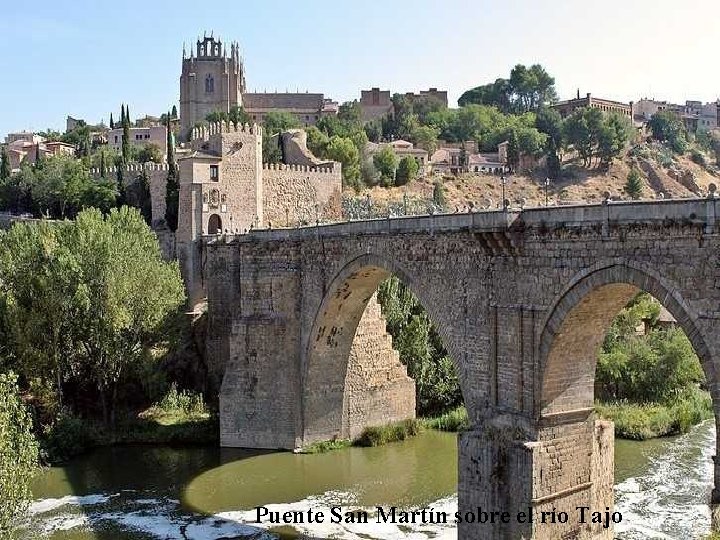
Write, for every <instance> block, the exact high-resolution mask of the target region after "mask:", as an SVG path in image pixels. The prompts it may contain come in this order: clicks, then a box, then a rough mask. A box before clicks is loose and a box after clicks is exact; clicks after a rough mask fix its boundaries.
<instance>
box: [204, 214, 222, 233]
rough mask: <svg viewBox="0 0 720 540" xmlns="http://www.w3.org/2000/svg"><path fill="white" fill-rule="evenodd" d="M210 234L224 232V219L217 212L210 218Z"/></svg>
mask: <svg viewBox="0 0 720 540" xmlns="http://www.w3.org/2000/svg"><path fill="white" fill-rule="evenodd" d="M207 232H208V234H220V233H221V232H222V220H221V219H220V216H218V215H217V214H213V215H211V216H210V219H208V231H207Z"/></svg>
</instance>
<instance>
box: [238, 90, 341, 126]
mask: <svg viewBox="0 0 720 540" xmlns="http://www.w3.org/2000/svg"><path fill="white" fill-rule="evenodd" d="M242 106H243V109H244V110H245V112H246V113H247V114H248V115H249V116H250V118H251V119H252V121H253V122H258V123H262V122H263V120H264V119H265V116H266V115H267V114H268V113H270V112H278V111H282V112H286V113H290V114H292V115H294V116H295V117H296V118H297V119H298V121H299V122H300V124H301V125H303V126H312V125H314V124H315V123H316V122H317V121H318V120H320V118H322V117H323V116H327V115H336V114H337V112H338V107H339V105H338V103H337V102H335V101H332V100H331V99H326V98H325V96H324V95H323V94H318V93H309V92H278V93H256V92H246V93H244V94H243V95H242Z"/></svg>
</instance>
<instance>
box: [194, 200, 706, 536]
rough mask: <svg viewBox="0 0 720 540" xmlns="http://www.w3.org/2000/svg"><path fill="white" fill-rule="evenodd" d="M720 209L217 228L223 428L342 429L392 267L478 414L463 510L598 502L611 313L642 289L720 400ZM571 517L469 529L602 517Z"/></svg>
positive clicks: (257, 433) (574, 531) (507, 532)
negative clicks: (349, 383) (370, 311)
mask: <svg viewBox="0 0 720 540" xmlns="http://www.w3.org/2000/svg"><path fill="white" fill-rule="evenodd" d="M718 211H720V205H719V204H718V200H717V199H707V200H671V201H662V202H652V203H649V202H648V203H627V204H625V203H623V204H609V205H596V206H575V207H571V206H568V207H559V208H535V209H525V210H522V211H507V212H502V211H498V212H481V213H473V214H451V215H435V216H426V217H407V218H398V219H383V220H370V221H364V222H350V223H341V224H331V225H325V226H320V227H308V228H300V229H293V230H287V229H275V230H272V231H267V230H263V231H254V232H253V233H252V234H248V235H243V236H239V237H236V238H227V239H224V240H222V241H218V242H217V243H213V244H208V245H207V260H208V267H209V269H210V272H209V275H210V276H212V277H211V278H210V287H209V292H208V309H209V311H208V313H209V317H210V319H209V327H208V331H209V333H210V334H211V336H212V340H215V341H214V343H215V344H216V345H215V346H214V349H213V354H214V355H215V356H214V358H216V359H217V370H218V373H225V376H224V381H223V390H222V395H221V405H222V409H221V426H222V433H223V434H222V440H221V442H222V444H225V445H242V446H247V445H248V444H246V443H253V442H257V443H263V444H265V445H267V446H269V447H277V446H281V447H286V448H294V447H296V446H302V445H303V444H307V443H309V442H312V441H313V440H318V439H322V438H331V437H333V436H334V435H335V434H338V433H342V430H343V417H344V406H345V405H344V404H345V400H344V396H345V384H346V375H347V365H348V362H349V357H350V351H351V345H352V341H353V338H354V337H355V335H356V331H357V327H358V324H359V321H360V320H361V317H362V315H363V312H364V311H365V308H366V306H367V303H368V301H369V300H370V298H371V297H372V294H373V293H374V291H375V290H376V288H377V285H378V284H379V283H380V282H381V281H382V280H383V279H386V278H387V277H388V276H389V275H393V274H394V275H396V276H398V277H399V278H400V279H401V280H402V281H403V282H404V283H405V284H406V285H408V287H409V288H410V290H411V291H412V292H413V293H414V294H415V296H416V297H417V298H418V300H419V301H420V303H421V304H422V305H423V306H424V307H425V308H426V310H427V312H428V314H429V316H430V319H431V320H432V321H433V323H434V324H435V326H436V328H437V329H438V333H439V335H440V337H441V339H442V341H443V344H444V346H445V348H446V349H447V351H448V354H449V356H450V357H451V358H452V360H453V362H454V364H455V366H456V369H457V372H458V376H459V379H460V387H461V389H462V393H463V397H464V401H465V404H466V406H467V408H468V414H469V418H470V422H471V427H470V429H469V431H467V432H465V433H463V434H462V435H461V438H460V444H459V461H458V469H459V482H458V506H459V509H460V511H461V512H463V511H468V510H471V509H472V510H474V509H475V507H476V506H477V505H482V506H483V507H487V508H489V509H496V510H504V509H509V510H510V511H512V509H513V508H520V509H522V508H527V507H532V508H538V509H541V508H547V507H548V506H550V507H552V506H554V507H555V508H557V510H558V511H560V510H563V511H567V512H568V514H569V515H570V516H573V517H576V516H577V511H576V509H575V507H576V506H582V505H584V506H587V505H591V504H598V505H601V506H602V508H600V510H604V507H605V506H610V504H611V502H612V481H611V478H610V474H611V472H610V471H612V462H611V457H610V453H611V452H612V443H611V438H610V437H609V433H610V432H611V431H612V430H611V429H610V428H609V427H606V428H605V429H604V430H602V429H600V428H599V427H598V425H597V424H596V423H595V422H594V419H593V417H592V407H593V393H592V387H593V385H592V383H593V379H594V375H595V366H596V359H597V353H598V347H599V345H600V344H601V343H602V338H603V337H604V336H605V334H606V332H607V330H608V327H609V325H610V323H611V321H612V316H613V312H615V313H617V311H619V310H620V309H621V308H622V306H623V305H624V303H625V302H626V301H627V300H629V299H630V298H632V296H633V295H634V294H635V293H636V292H637V291H639V290H644V291H647V292H648V293H650V294H651V295H653V296H654V297H655V298H657V299H658V300H659V301H660V302H661V303H662V304H663V305H664V306H665V308H667V310H668V311H669V312H670V313H671V314H672V315H673V317H674V318H675V319H676V320H677V322H678V325H679V326H680V327H681V328H682V329H683V330H684V331H685V333H686V334H687V336H688V338H689V340H690V342H691V343H692V345H693V348H694V349H695V352H696V353H697V355H698V357H699V358H700V361H701V363H702V366H703V369H704V372H705V375H706V377H707V380H708V387H709V389H710V392H711V395H712V397H713V403H714V408H715V411H716V417H717V415H718V410H719V409H720V405H719V404H720V376H719V374H718V368H717V367H716V366H718V365H720V310H719V309H718V305H720V286H719V285H718V284H720V226H718V225H719V224H718V220H717V216H718ZM238 381H245V382H243V383H242V385H238ZM599 429H600V431H601V432H599V431H598V430H599ZM293 445H295V446H293ZM715 478H716V479H720V464H716V465H715ZM717 481H719V482H720V480H717ZM713 502H716V503H717V502H720V491H718V490H717V489H716V490H715V491H714V492H713ZM573 523H574V525H568V527H567V528H562V527H561V528H545V529H542V528H539V527H537V526H536V525H533V526H531V527H529V528H528V527H527V525H525V526H523V525H522V524H518V523H517V522H516V523H515V524H513V525H509V526H507V527H504V526H492V527H489V528H487V529H482V528H481V527H479V526H478V525H477V524H474V525H469V526H461V527H460V529H459V537H460V538H465V539H467V538H478V539H479V538H482V539H503V540H505V539H516V538H521V537H522V536H523V535H524V536H525V537H526V538H537V539H553V538H558V537H559V534H560V533H559V532H558V531H562V534H564V535H565V537H567V538H582V537H584V536H585V537H587V535H590V537H595V538H599V537H602V536H601V535H602V534H607V533H606V532H603V533H598V532H597V531H592V530H588V528H587V527H585V526H581V525H580V524H579V523H577V519H576V518H575V519H574V520H573Z"/></svg>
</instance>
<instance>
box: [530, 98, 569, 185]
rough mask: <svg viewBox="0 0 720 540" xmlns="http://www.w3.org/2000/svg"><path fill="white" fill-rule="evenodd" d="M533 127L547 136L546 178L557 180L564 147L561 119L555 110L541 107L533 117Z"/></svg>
mask: <svg viewBox="0 0 720 540" xmlns="http://www.w3.org/2000/svg"><path fill="white" fill-rule="evenodd" d="M535 127H536V128H537V130H538V131H539V132H540V133H544V134H545V135H547V140H546V142H545V155H546V156H547V169H548V176H550V177H551V178H557V177H558V176H559V175H560V169H561V159H560V154H561V152H562V150H563V148H564V145H565V143H564V137H563V120H562V117H561V116H560V113H559V112H557V111H556V110H555V109H551V108H549V107H541V108H540V109H539V110H538V112H537V115H536V117H535Z"/></svg>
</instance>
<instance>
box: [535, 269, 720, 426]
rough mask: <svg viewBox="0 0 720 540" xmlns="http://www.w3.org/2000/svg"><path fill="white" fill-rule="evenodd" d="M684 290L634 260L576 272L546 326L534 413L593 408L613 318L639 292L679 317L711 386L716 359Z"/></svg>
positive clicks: (559, 298)
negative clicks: (599, 361)
mask: <svg viewBox="0 0 720 540" xmlns="http://www.w3.org/2000/svg"><path fill="white" fill-rule="evenodd" d="M680 290H681V289H680V288H679V287H678V286H677V285H676V284H675V283H673V282H672V281H671V280H669V279H667V278H665V277H664V276H662V275H661V274H659V273H658V272H657V271H655V270H653V269H651V268H647V267H643V266H640V265H637V264H634V263H632V262H625V263H602V262H601V263H597V264H595V265H594V266H591V267H589V268H587V269H585V270H583V271H582V272H580V273H578V274H577V275H576V276H575V277H574V278H573V279H572V280H571V282H570V284H569V285H568V286H566V287H565V289H564V290H563V291H562V293H561V294H560V295H559V296H558V298H557V300H556V301H555V303H554V305H553V307H552V308H551V309H550V312H549V316H548V318H547V320H546V322H545V324H544V325H543V329H542V334H541V337H540V342H539V344H540V345H539V358H540V365H541V373H542V376H541V377H539V378H538V380H537V381H536V383H537V384H538V385H539V387H538V388H537V390H536V395H537V396H539V400H537V402H536V405H537V406H536V411H535V412H536V415H537V416H540V417H542V416H543V415H548V414H557V413H562V412H567V411H572V410H579V409H584V408H591V407H592V406H593V401H594V380H595V368H596V365H597V355H598V352H599V349H600V346H601V344H602V341H603V340H604V338H605V335H606V334H607V331H608V329H609V328H610V325H611V323H612V321H613V319H614V318H615V317H616V316H617V314H618V313H619V312H620V310H621V309H622V308H623V307H625V306H626V305H627V304H628V302H629V301H630V300H631V299H632V298H633V297H634V296H635V295H636V294H637V293H638V292H640V291H645V292H647V293H650V294H651V295H652V296H654V297H655V298H656V299H657V300H658V301H659V302H660V303H661V304H662V305H663V306H665V308H666V309H667V310H668V311H669V312H670V313H671V314H672V315H673V317H675V319H676V320H677V322H678V325H679V326H680V327H681V328H682V329H683V331H684V332H685V334H686V335H687V336H688V339H689V340H690V342H691V344H692V346H693V348H694V349H695V352H696V354H697V355H698V357H699V358H700V362H701V364H702V367H703V370H704V372H705V376H706V378H707V381H708V385H710V387H711V388H712V387H713V386H714V384H713V383H715V382H716V380H717V378H716V371H717V370H716V367H715V362H714V359H713V358H712V355H711V352H710V349H709V348H708V346H707V340H706V339H705V336H704V334H703V330H702V328H701V327H700V326H699V325H697V324H696V323H697V320H698V314H697V313H695V312H694V310H693V309H692V307H691V306H690V305H689V304H688V302H687V301H686V300H685V299H684V298H683V296H682V294H681V292H680ZM588 321H592V322H591V323H590V324H588ZM570 359H573V360H574V361H572V362H571V360H570ZM713 394H715V392H713ZM713 398H714V399H715V395H713Z"/></svg>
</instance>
